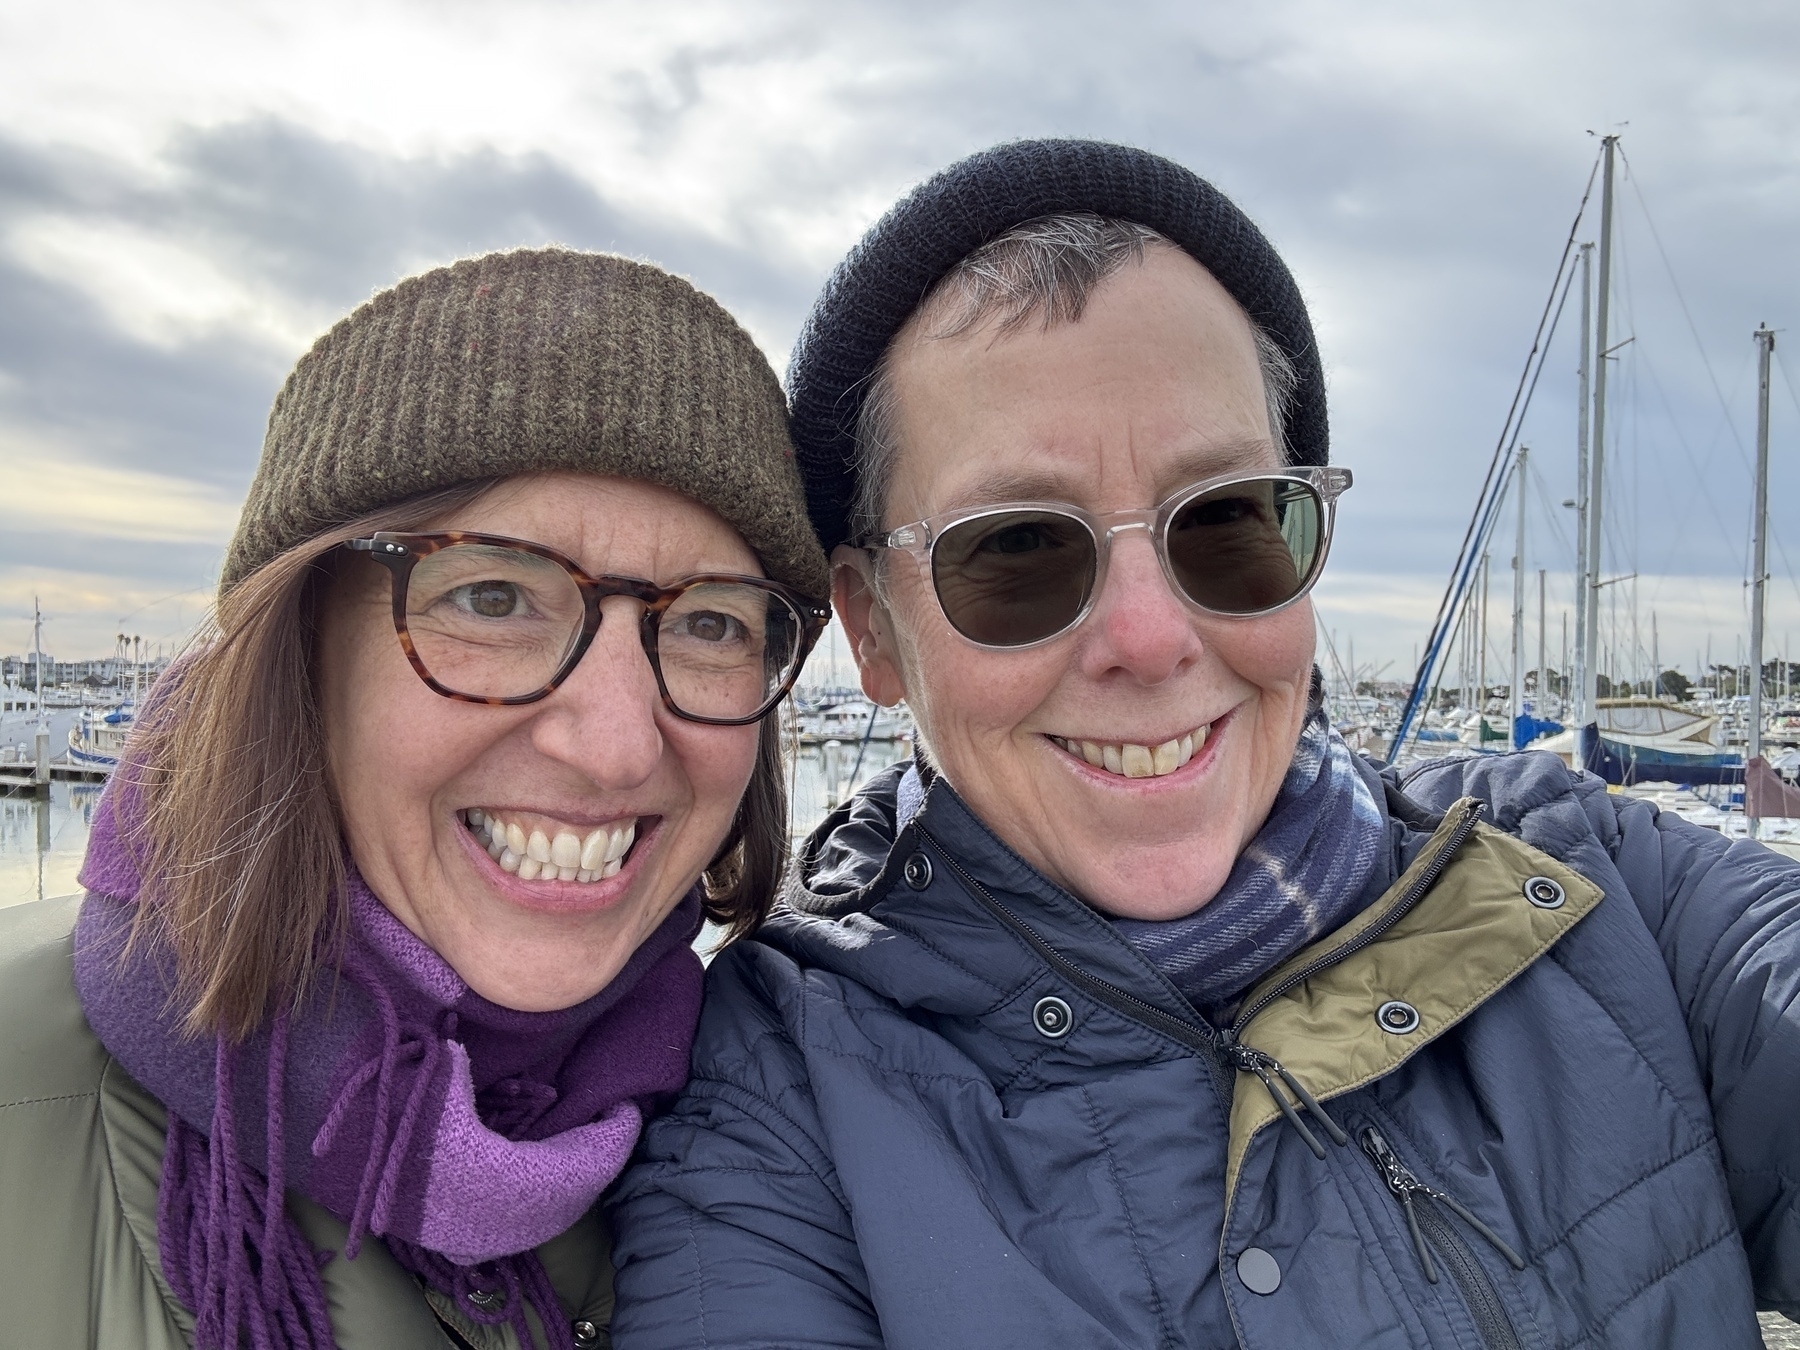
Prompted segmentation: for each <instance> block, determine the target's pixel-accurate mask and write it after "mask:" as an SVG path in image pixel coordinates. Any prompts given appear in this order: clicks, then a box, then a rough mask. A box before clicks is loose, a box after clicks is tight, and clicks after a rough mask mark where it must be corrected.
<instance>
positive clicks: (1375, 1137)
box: [1362, 1125, 1525, 1350]
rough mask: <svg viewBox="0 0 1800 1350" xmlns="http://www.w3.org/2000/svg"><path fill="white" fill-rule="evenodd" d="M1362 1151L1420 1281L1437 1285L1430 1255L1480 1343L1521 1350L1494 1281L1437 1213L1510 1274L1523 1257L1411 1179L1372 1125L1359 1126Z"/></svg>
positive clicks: (1456, 1204)
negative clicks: (1463, 1228)
mask: <svg viewBox="0 0 1800 1350" xmlns="http://www.w3.org/2000/svg"><path fill="white" fill-rule="evenodd" d="M1362 1147H1363V1152H1364V1153H1366V1154H1368V1155H1369V1157H1370V1159H1371V1160H1372V1161H1373V1162H1374V1164H1375V1166H1376V1168H1377V1169H1378V1170H1379V1171H1380V1173H1381V1179H1382V1180H1383V1181H1385V1182H1386V1183H1387V1188H1388V1190H1390V1191H1392V1192H1393V1194H1394V1198H1395V1199H1396V1200H1398V1201H1399V1202H1400V1208H1401V1211H1402V1212H1403V1213H1404V1214H1405V1215H1406V1230H1407V1232H1408V1233H1409V1234H1410V1235H1411V1237H1412V1243H1413V1250H1414V1251H1415V1252H1417V1253H1418V1254H1419V1264H1420V1265H1421V1266H1423V1267H1424V1268H1425V1278H1426V1279H1427V1280H1429V1281H1430V1282H1431V1283H1432V1284H1436V1283H1437V1282H1438V1270H1437V1261H1434V1260H1433V1259H1432V1253H1433V1252H1434V1251H1435V1252H1436V1253H1437V1255H1438V1258H1439V1259H1440V1260H1441V1261H1442V1262H1443V1264H1444V1268H1445V1269H1447V1270H1448V1271H1449V1272H1450V1278H1451V1280H1452V1281H1453V1282H1454V1283H1455V1285H1456V1287H1457V1290H1458V1291H1459V1292H1460V1293H1461V1294H1462V1297H1463V1303H1464V1305H1465V1306H1466V1307H1467V1308H1468V1310H1469V1316H1470V1318H1471V1319H1472V1320H1473V1321H1474V1323H1475V1330H1476V1333H1477V1334H1478V1335H1479V1336H1480V1337H1481V1343H1482V1344H1483V1345H1484V1346H1488V1347H1491V1350H1521V1347H1520V1343H1519V1336H1518V1333H1517V1332H1516V1331H1514V1330H1513V1325H1512V1321H1511V1319H1509V1318H1508V1317H1507V1315H1506V1308H1505V1305H1503V1304H1502V1303H1501V1302H1500V1295H1499V1292H1498V1291H1497V1290H1495V1288H1494V1282H1493V1281H1492V1280H1490V1279H1489V1278H1488V1274H1487V1271H1486V1270H1485V1269H1483V1268H1482V1265H1481V1262H1480V1261H1479V1260H1477V1259H1476V1256H1475V1253H1474V1252H1473V1251H1471V1250H1470V1249H1469V1244H1468V1243H1467V1242H1466V1241H1464V1240H1463V1236H1462V1234H1461V1233H1459V1232H1457V1231H1456V1228H1455V1226H1454V1225H1453V1224H1452V1223H1451V1222H1450V1221H1449V1220H1448V1219H1446V1218H1445V1217H1444V1214H1443V1211H1444V1210H1446V1209H1447V1210H1449V1211H1450V1212H1451V1213H1452V1214H1454V1215H1456V1217H1457V1218H1459V1219H1461V1220H1462V1221H1463V1222H1464V1223H1466V1224H1467V1225H1468V1226H1469V1227H1470V1228H1472V1229H1474V1230H1475V1231H1476V1232H1477V1233H1479V1234H1480V1235H1481V1236H1482V1237H1483V1238H1485V1239H1486V1240H1487V1242H1488V1245H1489V1246H1491V1247H1493V1249H1494V1250H1495V1251H1497V1252H1499V1253H1500V1255H1501V1256H1502V1257H1504V1258H1505V1259H1506V1263H1507V1264H1508V1265H1509V1266H1511V1267H1512V1268H1513V1269H1514V1270H1523V1269H1525V1260H1524V1258H1523V1257H1521V1256H1520V1255H1519V1254H1518V1253H1517V1252H1516V1251H1514V1250H1513V1249H1512V1248H1511V1247H1510V1246H1509V1245H1508V1244H1507V1243H1506V1241H1505V1240H1504V1239H1503V1238H1502V1237H1501V1236H1500V1235H1499V1234H1498V1233H1496V1232H1495V1231H1494V1230H1493V1229H1492V1228H1489V1227H1488V1226H1487V1225H1486V1224H1485V1223H1483V1222H1482V1221H1481V1220H1480V1219H1478V1218H1476V1217H1475V1215H1474V1214H1472V1213H1471V1212H1470V1211H1469V1210H1468V1209H1467V1208H1466V1207H1465V1206H1464V1205H1463V1204H1462V1203H1461V1202H1460V1201H1459V1200H1457V1199H1456V1198H1455V1197H1454V1196H1452V1195H1449V1194H1446V1193H1445V1192H1443V1191H1440V1190H1436V1189H1434V1188H1433V1187H1430V1186H1427V1185H1426V1184H1425V1183H1424V1182H1422V1181H1420V1180H1419V1179H1418V1177H1416V1176H1414V1175H1413V1173H1412V1172H1411V1171H1410V1170H1409V1169H1408V1168H1407V1166H1406V1164H1405V1163H1403V1162H1401V1161H1400V1158H1399V1156H1398V1155H1397V1154H1396V1153H1395V1152H1394V1150H1393V1149H1392V1148H1391V1147H1390V1146H1389V1144H1388V1141H1387V1140H1386V1139H1385V1138H1384V1137H1383V1136H1382V1133H1381V1131H1380V1130H1377V1129H1376V1128H1375V1127H1374V1126H1373V1125H1367V1126H1364V1127H1363V1131H1362ZM1440 1207H1441V1208H1440Z"/></svg>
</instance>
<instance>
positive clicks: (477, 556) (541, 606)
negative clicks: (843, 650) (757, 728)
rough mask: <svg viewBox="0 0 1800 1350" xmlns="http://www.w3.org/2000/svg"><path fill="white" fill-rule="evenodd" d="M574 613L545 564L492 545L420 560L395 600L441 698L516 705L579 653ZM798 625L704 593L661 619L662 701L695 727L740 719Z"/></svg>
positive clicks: (777, 680)
mask: <svg viewBox="0 0 1800 1350" xmlns="http://www.w3.org/2000/svg"><path fill="white" fill-rule="evenodd" d="M585 618H586V605H585V602H584V599H583V596H582V592H581V587H580V586H579V585H578V584H577V583H576V581H575V578H574V577H572V576H571V575H569V573H568V572H567V571H565V570H564V569H563V568H562V567H561V566H559V565H558V564H557V563H556V562H554V561H553V560H551V559H549V558H545V557H540V556H539V555H538V554H535V553H528V552H525V551H523V550H518V549H509V548H504V547H500V546H497V545H492V544H474V543H471V544H452V545H450V546H449V547H446V548H441V549H438V550H437V551H435V552H432V553H427V554H424V555H423V556H421V557H420V558H419V559H418V561H417V562H416V563H415V564H414V566H413V569H412V574H411V577H410V578H409V580H408V584H407V592H406V626H407V634H408V636H409V637H410V638H411V640H412V647H413V652H414V654H415V655H416V656H417V657H418V660H419V662H420V663H421V664H422V665H423V666H424V667H425V669H426V670H428V671H429V672H430V673H431V677H432V678H433V679H434V680H436V681H437V682H438V683H439V684H441V685H443V686H444V687H445V688H446V689H450V690H453V691H454V692H456V693H459V694H465V695H468V696H470V697H474V698H522V697H525V696H527V695H530V694H534V693H537V692H539V691H541V690H542V689H544V688H545V687H546V686H547V685H548V684H549V683H550V682H551V681H552V680H554V679H555V678H556V675H557V672H558V671H560V670H561V669H562V667H563V665H564V664H565V663H566V662H567V660H568V658H569V654H570V653H571V652H572V651H573V650H574V649H575V646H576V644H577V643H579V642H580V641H581V634H582V629H583V625H584V621H585ZM803 632H804V625H803V623H802V621H801V618H800V615H799V614H798V613H797V612H796V611H795V610H794V608H793V606H792V605H790V604H789V603H788V602H787V601H786V600H785V599H783V598H782V597H781V596H779V595H776V594H775V593H773V592H771V591H766V590H763V589H762V588H760V587H757V586H749V585H743V584H738V583H733V582H705V583H701V584H699V585H695V586H691V587H689V588H688V589H687V590H685V591H683V592H682V594H681V595H680V596H679V597H678V598H677V599H676V600H675V601H674V603H673V604H671V605H670V606H669V607H668V608H667V609H665V610H664V611H663V612H662V614H661V616H660V617H659V620H658V624H657V632H656V651H657V663H658V665H659V666H660V667H661V670H662V678H663V685H664V687H665V688H666V689H667V690H668V694H669V699H670V701H671V702H672V703H673V704H674V705H675V706H676V707H677V708H678V709H680V710H681V711H682V712H684V713H687V714H690V715H692V716H696V717H713V718H738V717H751V716H754V715H755V714H756V713H758V712H760V711H762V710H763V709H764V708H765V707H766V706H767V705H768V704H769V703H770V702H771V701H772V700H773V699H774V698H776V697H777V696H778V695H779V693H780V691H781V690H782V688H783V686H784V685H785V684H786V682H787V679H788V677H789V675H790V674H791V673H792V672H793V669H794V667H795V666H796V665H797V663H798V660H799V653H800V648H801V644H802V641H803V637H802V635H803Z"/></svg>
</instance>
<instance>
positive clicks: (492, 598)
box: [450, 581, 523, 619]
mask: <svg viewBox="0 0 1800 1350" xmlns="http://www.w3.org/2000/svg"><path fill="white" fill-rule="evenodd" d="M450 599H451V602H452V603H453V604H456V605H458V606H459V607H461V608H463V609H466V610H468V611H469V613H471V614H474V615H477V616H478V617H480V618H483V619H507V618H511V617H512V616H513V615H515V614H517V613H518V612H519V611H520V610H521V609H522V608H523V605H522V604H521V603H520V600H521V597H520V595H519V588H518V586H517V585H515V584H514V583H513V582H510V581H476V582H472V583H470V584H469V585H467V586H459V587H457V589H456V590H455V591H454V592H453V593H452V594H451V597H450Z"/></svg>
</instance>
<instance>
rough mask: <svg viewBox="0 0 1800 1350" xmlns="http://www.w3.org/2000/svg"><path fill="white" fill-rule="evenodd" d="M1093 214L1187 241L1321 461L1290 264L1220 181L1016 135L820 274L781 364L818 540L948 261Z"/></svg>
mask: <svg viewBox="0 0 1800 1350" xmlns="http://www.w3.org/2000/svg"><path fill="white" fill-rule="evenodd" d="M1075 211H1082V212H1089V213H1092V214H1094V215H1098V216H1104V217H1108V218H1111V219H1115V220H1128V221H1133V222H1135V223H1136V224H1139V225H1146V226H1148V227H1149V228H1151V229H1153V230H1155V231H1156V232H1157V233H1158V234H1160V235H1162V236H1164V237H1165V238H1167V239H1168V240H1169V241H1170V242H1171V243H1174V244H1177V245H1179V246H1180V247H1181V248H1182V249H1184V250H1186V251H1187V253H1188V254H1190V255H1191V256H1192V257H1193V258H1194V260H1195V261H1196V262H1198V263H1199V264H1200V265H1201V266H1202V267H1204V268H1205V269H1206V270H1207V271H1208V272H1211V273H1212V274H1213V276H1214V277H1216V278H1217V279H1218V282H1219V284H1220V285H1221V286H1223V287H1224V288H1225V289H1226V290H1227V291H1228V292H1229V293H1230V294H1231V296H1232V298H1233V299H1235V300H1236V301H1237V302H1238V304H1240V305H1242V306H1243V307H1244V312H1245V313H1246V314H1248V315H1249V316H1250V318H1251V319H1252V320H1253V321H1254V322H1255V323H1256V324H1257V326H1258V327H1260V328H1261V329H1262V330H1263V331H1264V332H1265V333H1267V334H1268V335H1269V337H1270V338H1272V339H1273V340H1274V341H1275V343H1276V345H1277V346H1279V347H1280V348H1281V350H1282V351H1283V352H1285V353H1286V354H1287V356H1288V358H1289V359H1290V360H1291V361H1292V362H1293V363H1294V370H1295V372H1296V373H1297V374H1298V376H1299V385H1298V387H1297V388H1296V390H1295V392H1294V397H1293V400H1292V402H1291V404H1290V406H1289V408H1288V415H1287V422H1286V427H1285V431H1286V440H1287V447H1288V453H1289V455H1290V456H1291V458H1292V459H1293V461H1294V462H1295V463H1297V464H1323V463H1325V462H1326V458H1327V449H1328V440H1329V436H1328V432H1327V428H1326V421H1325V378H1324V373H1323V371H1322V370H1321V368H1320V365H1319V352H1318V347H1317V345H1316V344H1315V343H1314V341H1313V331H1312V321H1311V320H1310V319H1309V318H1308V317H1307V314H1306V304H1305V302H1304V301H1303V300H1301V298H1300V289H1299V287H1298V286H1296V285H1295V284H1294V278H1293V276H1292V274H1291V273H1289V271H1288V269H1287V264H1285V263H1284V262H1282V260H1281V257H1280V255H1279V254H1277V253H1276V252H1275V250H1274V248H1273V247H1272V246H1271V245H1270V244H1269V241H1268V240H1267V239H1265V238H1264V237H1263V234H1262V231H1260V230H1258V229H1257V228H1256V226H1255V225H1253V224H1251V223H1250V219H1249V217H1248V216H1246V215H1245V214H1244V213H1243V212H1242V211H1240V210H1238V208H1237V207H1236V206H1234V205H1232V203H1231V202H1230V201H1228V200H1227V199H1226V198H1225V196H1224V195H1223V194H1222V193H1221V192H1219V190H1218V189H1217V188H1215V187H1213V186H1212V184H1210V183H1208V182H1206V181H1205V180H1204V179H1202V178H1199V177H1198V176H1196V175H1195V174H1193V173H1191V172H1189V171H1188V170H1187V169H1184V168H1182V167H1181V165H1179V164H1176V163H1174V162H1173V161H1171V160H1167V159H1164V158H1163V157H1162V156H1161V155H1153V154H1151V153H1150V152H1149V151H1147V150H1137V149H1133V148H1132V147H1131V146H1126V145H1110V144H1107V143H1106V142H1104V141H1069V140H1054V141H1015V142H1013V143H1012V144H1010V145H1001V146H996V147H994V148H993V149H991V150H984V151H982V152H981V153H980V154H976V155H971V156H970V157H969V158H967V159H965V160H962V161H961V162H960V163H957V164H953V165H951V166H950V167H949V168H948V169H945V170H944V171H943V172H942V173H940V174H938V175H937V177H935V178H933V179H931V180H929V181H928V182H926V183H924V184H923V185H921V186H920V187H918V188H916V189H914V190H913V191H912V192H911V193H910V194H909V195H907V196H906V197H904V198H902V199H901V201H900V202H899V203H898V204H897V205H896V206H895V207H894V208H893V210H891V211H889V212H888V213H887V215H885V216H883V217H882V219H881V220H880V221H879V222H878V223H877V224H876V225H875V227H874V228H873V229H872V230H870V231H869V232H868V234H866V235H864V236H863V239H862V242H861V243H859V244H858V245H857V246H856V247H855V248H853V249H852V250H851V251H850V254H849V256H848V257H846V258H845V259H844V261H843V262H842V263H840V264H839V265H838V268H837V271H835V272H834V273H832V276H831V280H830V281H828V282H826V283H825V290H824V292H823V293H822V294H821V295H820V296H819V300H818V303H817V304H816V305H814V306H813V311H812V314H811V315H810V316H809V317H808V318H807V321H806V326H805V328H804V329H802V330H801V333H800V341H799V343H798V344H797V345H796V346H795V348H794V357H793V360H792V362H791V363H790V364H789V366H788V376H787V389H788V404H789V407H790V408H791V409H792V412H793V434H794V443H795V447H796V453H797V457H798V461H799V465H800V476H801V477H802V479H804V480H805V483H806V499H807V508H808V511H809V512H810V514H811V516H812V523H813V528H814V529H815V530H817V531H818V534H819V539H820V541H821V542H822V543H823V544H824V545H825V548H826V549H827V551H829V550H830V549H832V548H834V547H835V546H837V545H838V544H841V543H842V542H844V540H845V538H846V537H847V536H848V533H849V515H850V505H851V500H852V498H853V496H854V494H855V489H856V479H855V447H856V422H857V418H858V416H859V415H860V414H861V412H862V402H863V397H864V395H865V393H866V392H867V390H868V386H869V381H870V379H871V377H872V376H873V375H874V373H875V367H876V365H877V364H878V363H879V362H880V360H881V356H882V353H883V352H885V351H886V350H887V346H888V343H890V342H891V341H893V339H894V336H895V335H896V334H897V333H898V332H899V331H900V329H901V327H902V326H903V325H904V324H905V323H906V320H907V319H908V317H910V316H911V314H912V312H913V310H915V309H916V308H918V306H919V303H920V302H921V301H922V300H924V298H925V296H926V294H927V293H928V292H929V291H930V290H931V288H932V287H933V286H934V285H936V284H937V282H938V281H939V280H941V279H942V278H943V276H944V275H945V274H946V273H947V272H949V270H950V269H951V268H952V267H954V266H955V265H956V264H957V263H959V262H961V261H962V260H963V259H964V258H966V257H968V256H969V254H971V253H973V252H974V251H975V250H976V249H978V248H980V247H981V246H982V245H983V244H986V243H989V242H991V241H992V240H994V239H997V238H998V237H999V236H1000V235H1002V234H1004V233H1006V231H1008V230H1010V229H1012V228H1013V227H1014V226H1016V225H1023V224H1024V223H1025V222H1026V221H1030V220H1036V219H1038V218H1039V217H1041V216H1049V215H1058V214H1061V213H1064V212H1075Z"/></svg>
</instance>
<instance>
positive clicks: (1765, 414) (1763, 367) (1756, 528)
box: [1746, 324, 1775, 759]
mask: <svg viewBox="0 0 1800 1350" xmlns="http://www.w3.org/2000/svg"><path fill="white" fill-rule="evenodd" d="M1774 350H1775V334H1774V332H1773V331H1771V330H1770V328H1769V326H1768V325H1767V324H1764V325H1763V326H1762V327H1761V328H1758V329H1757V330H1756V376H1757V383H1756V518H1755V520H1754V521H1752V523H1751V528H1752V531H1753V533H1752V535H1751V546H1750V552H1751V555H1752V562H1751V564H1750V565H1751V568H1752V569H1753V570H1752V571H1751V574H1750V575H1751V585H1752V588H1753V590H1752V601H1751V605H1750V728H1749V731H1750V747H1749V748H1750V753H1749V755H1748V756H1746V758H1747V759H1754V758H1756V756H1758V755H1760V754H1762V668H1763V604H1764V602H1765V600H1766V599H1767V583H1768V580H1769V569H1768V567H1767V565H1766V564H1767V550H1768V546H1769V354H1770V353H1771V352H1773V351H1774Z"/></svg>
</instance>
